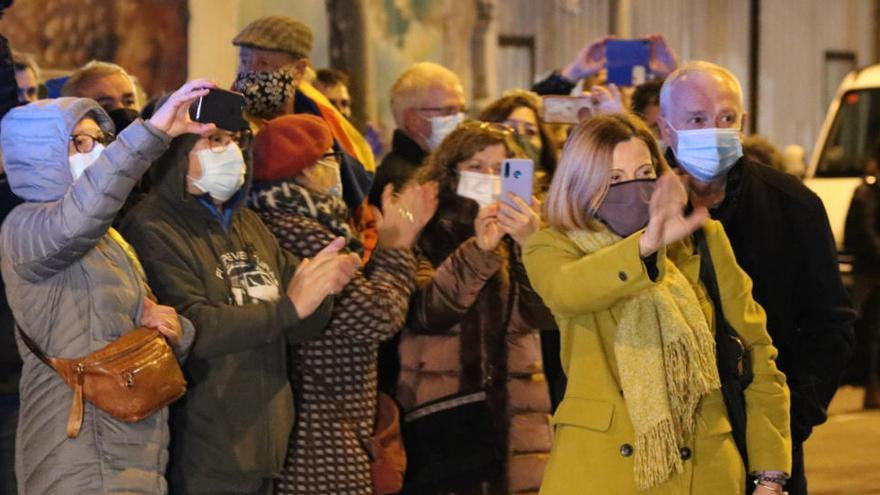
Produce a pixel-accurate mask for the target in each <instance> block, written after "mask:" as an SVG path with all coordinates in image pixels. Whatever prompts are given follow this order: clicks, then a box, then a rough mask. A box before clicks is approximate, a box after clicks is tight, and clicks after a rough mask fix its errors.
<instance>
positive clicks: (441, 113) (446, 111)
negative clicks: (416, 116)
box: [417, 105, 464, 117]
mask: <svg viewBox="0 0 880 495" xmlns="http://www.w3.org/2000/svg"><path fill="white" fill-rule="evenodd" d="M417 110H418V111H420V112H425V113H431V114H434V115H435V116H437V117H448V116H450V115H455V114H457V113H461V112H463V111H464V109H463V108H462V107H460V106H458V105H448V106H445V107H419V108H418V109H417Z"/></svg>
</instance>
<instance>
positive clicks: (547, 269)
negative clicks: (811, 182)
mask: <svg viewBox="0 0 880 495" xmlns="http://www.w3.org/2000/svg"><path fill="white" fill-rule="evenodd" d="M705 231H706V238H707V239H708V243H709V250H710V253H711V254H712V258H713V261H714V263H715V265H716V266H715V271H716V273H717V278H718V284H719V291H720V293H721V299H722V301H721V303H722V307H723V310H724V315H725V316H726V317H727V320H728V321H729V322H730V324H731V325H732V326H733V327H734V328H735V329H736V330H737V331H738V332H739V334H740V336H741V337H742V339H743V340H744V341H745V344H746V346H747V347H748V349H749V350H750V352H751V353H752V356H753V365H752V367H753V370H754V375H755V377H754V381H753V382H752V384H751V385H750V386H749V387H748V388H747V389H746V391H745V397H746V414H747V418H748V419H747V423H748V425H747V431H746V442H747V448H748V454H749V461H750V466H748V470H749V472H753V471H761V470H779V471H785V472H790V470H791V437H790V432H789V413H788V410H789V392H788V387H787V385H786V383H785V376H784V375H783V374H782V372H780V371H779V370H778V369H777V368H776V361H775V360H776V354H777V352H776V348H775V347H773V344H772V343H771V341H770V336H769V335H768V334H767V329H766V316H765V314H764V310H763V309H762V308H761V307H760V306H759V305H758V304H757V303H756V302H755V301H754V299H752V282H751V279H749V277H748V276H747V275H746V274H745V272H743V271H742V269H741V268H740V267H739V265H737V264H736V259H735V258H734V255H733V250H732V249H731V247H730V242H729V241H728V239H727V235H726V234H725V233H724V229H723V227H722V226H721V224H720V223H718V222H716V221H709V222H708V223H707V224H706V226H705ZM641 234H642V233H641V232H638V233H636V234H633V235H631V236H629V237H627V238H625V239H623V240H621V241H620V242H618V243H617V244H614V245H613V246H609V247H606V248H604V249H601V250H599V251H596V252H594V253H592V254H586V253H585V252H584V251H582V250H581V248H579V247H578V246H577V245H576V244H575V243H574V242H573V241H571V240H570V239H569V238H568V237H567V236H566V235H565V234H564V233H561V232H559V231H558V230H555V229H544V230H541V231H539V232H537V233H535V234H534V235H533V236H532V237H531V238H530V239H529V241H528V243H527V245H526V247H525V249H524V258H523V259H524V263H525V266H526V269H527V270H528V275H529V279H530V280H531V283H532V286H533V287H534V288H535V290H536V291H537V292H538V294H539V295H540V296H541V297H542V298H543V300H544V302H545V304H546V305H547V306H548V307H549V308H550V309H551V310H552V311H553V314H554V316H555V317H556V320H557V323H558V324H559V329H560V332H561V334H562V349H561V352H562V356H561V357H562V366H563V369H564V370H565V374H566V376H567V377H568V387H567V389H566V392H565V398H564V399H563V401H562V403H561V404H560V406H559V408H558V410H557V411H556V414H555V415H554V416H553V425H554V428H555V432H554V445H553V450H552V452H551V454H550V461H549V464H548V465H547V470H546V472H545V474H544V483H543V485H542V487H541V493H542V494H552V495H558V494H578V495H580V494H586V493H603V494H605V493H607V494H629V493H639V494H650V495H660V494H676V495H680V494H687V493H694V494H712V495H726V494H730V495H741V494H742V493H744V492H745V468H744V466H743V463H742V460H741V458H740V456H739V453H738V451H737V449H736V445H735V444H734V441H733V437H732V435H731V427H730V422H729V420H728V418H727V410H726V408H725V406H724V402H723V399H722V396H721V392H720V391H715V392H712V393H710V394H708V395H707V396H705V397H704V398H703V399H702V401H701V402H700V405H699V408H698V410H697V419H696V420H697V427H696V434H695V438H694V442H693V445H682V446H681V452H682V459H685V462H684V466H685V471H684V472H683V473H682V474H679V475H675V476H673V477H671V478H670V479H669V480H667V481H666V482H665V483H663V484H662V485H660V486H657V487H654V488H653V489H650V490H647V491H642V492H637V491H636V488H635V480H634V475H633V449H634V447H633V446H634V445H635V434H634V432H633V426H632V423H631V421H630V418H629V414H628V412H627V408H626V403H625V402H624V398H623V394H622V391H621V389H620V384H619V380H618V373H617V362H616V359H615V356H614V333H615V331H616V328H617V321H618V319H619V316H620V315H616V314H615V312H616V311H617V309H612V308H613V307H614V306H615V304H616V303H617V302H619V301H620V300H621V299H622V298H625V297H627V296H630V295H633V294H636V293H638V292H640V291H643V290H645V289H648V288H650V287H651V286H652V285H654V284H655V283H657V282H655V281H653V280H652V279H651V278H650V276H649V275H648V273H647V269H646V268H645V265H644V263H643V261H642V259H641V258H640V256H639V238H640V236H641ZM693 251H694V250H693V247H692V244H691V242H690V240H685V241H681V242H678V243H675V244H673V245H670V246H668V247H667V248H664V249H662V250H660V251H659V252H658V256H657V267H658V269H659V275H658V276H657V278H656V280H657V281H660V280H662V278H663V277H664V275H665V273H666V269H667V267H668V266H669V264H674V265H675V266H677V267H678V268H679V269H680V270H681V271H682V272H683V273H684V275H685V276H686V277H687V279H688V280H689V281H690V283H691V284H692V285H693V286H694V288H695V290H696V293H697V297H698V299H699V300H700V303H701V306H702V309H703V312H704V313H705V315H706V319H707V321H708V322H709V325H710V328H712V329H713V331H714V317H713V308H712V303H711V301H710V300H709V298H708V295H707V293H706V292H705V290H704V289H703V287H702V285H701V284H700V283H699V270H700V257H699V256H698V255H697V254H695V253H694V252H693Z"/></svg>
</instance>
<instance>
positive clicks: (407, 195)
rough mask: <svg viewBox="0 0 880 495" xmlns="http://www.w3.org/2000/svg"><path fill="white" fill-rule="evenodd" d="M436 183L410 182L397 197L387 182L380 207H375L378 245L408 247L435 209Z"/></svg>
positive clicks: (414, 240)
mask: <svg viewBox="0 0 880 495" xmlns="http://www.w3.org/2000/svg"><path fill="white" fill-rule="evenodd" d="M437 192H438V187H437V183H436V182H428V183H425V184H420V185H410V186H407V187H405V188H404V189H403V192H401V193H400V195H399V196H397V197H395V195H394V186H393V185H392V184H388V185H386V186H385V190H384V191H382V210H381V211H379V209H377V208H374V213H375V216H376V230H377V231H378V235H379V246H380V247H382V248H385V249H409V248H411V247H412V246H413V244H415V242H416V240H417V239H418V237H419V234H420V233H421V231H422V229H423V228H424V227H425V225H426V224H427V223H428V221H429V220H431V217H433V216H434V212H436V211H437Z"/></svg>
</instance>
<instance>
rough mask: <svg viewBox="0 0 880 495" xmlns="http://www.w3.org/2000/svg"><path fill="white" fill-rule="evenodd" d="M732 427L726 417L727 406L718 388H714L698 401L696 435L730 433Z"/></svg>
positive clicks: (706, 435)
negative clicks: (714, 389)
mask: <svg viewBox="0 0 880 495" xmlns="http://www.w3.org/2000/svg"><path fill="white" fill-rule="evenodd" d="M731 431H733V428H732V427H731V425H730V419H729V418H728V417H727V407H726V406H725V405H724V398H723V397H722V395H721V391H720V390H716V391H714V392H712V393H710V394H709V395H707V396H706V397H705V398H703V400H702V402H701V403H700V412H699V416H698V419H697V432H696V434H697V436H698V437H709V436H713V435H722V434H724V433H730V432H731Z"/></svg>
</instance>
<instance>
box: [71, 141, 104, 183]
mask: <svg viewBox="0 0 880 495" xmlns="http://www.w3.org/2000/svg"><path fill="white" fill-rule="evenodd" d="M103 151H104V145H103V144H101V143H95V146H94V148H92V151H89V152H88V153H77V154H75V155H70V157H68V161H69V162H70V175H72V176H73V181H74V182H76V180H77V179H79V178H80V176H81V175H82V174H83V172H85V171H86V169H87V168H89V167H90V166H92V164H93V163H95V161H97V160H98V157H99V156H101V153H102V152H103Z"/></svg>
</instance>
